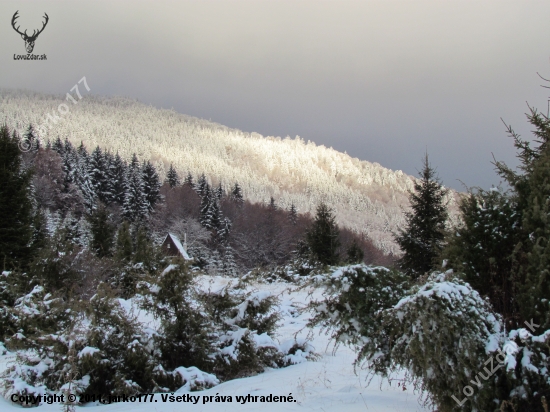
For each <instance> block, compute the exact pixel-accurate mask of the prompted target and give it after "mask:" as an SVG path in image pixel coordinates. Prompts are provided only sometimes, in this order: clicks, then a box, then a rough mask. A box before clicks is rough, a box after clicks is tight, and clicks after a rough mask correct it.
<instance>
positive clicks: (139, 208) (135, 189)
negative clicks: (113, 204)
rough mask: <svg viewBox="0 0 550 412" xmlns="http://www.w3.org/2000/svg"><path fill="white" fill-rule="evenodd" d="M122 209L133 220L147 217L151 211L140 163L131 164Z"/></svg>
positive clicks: (126, 216) (127, 217)
mask: <svg viewBox="0 0 550 412" xmlns="http://www.w3.org/2000/svg"><path fill="white" fill-rule="evenodd" d="M122 211H123V215H124V217H125V218H126V219H128V220H130V221H131V222H135V221H141V220H143V219H145V217H146V216H147V213H148V211H149V203H148V202H147V199H146V197H145V193H144V185H143V178H142V174H141V170H140V167H139V164H138V165H137V166H136V165H134V166H130V171H129V176H128V180H127V182H126V191H125V196H124V204H123V205H122Z"/></svg>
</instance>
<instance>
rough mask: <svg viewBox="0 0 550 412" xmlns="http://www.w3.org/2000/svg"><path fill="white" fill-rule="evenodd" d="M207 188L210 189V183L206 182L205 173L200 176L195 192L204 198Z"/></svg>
mask: <svg viewBox="0 0 550 412" xmlns="http://www.w3.org/2000/svg"><path fill="white" fill-rule="evenodd" d="M207 187H209V185H208V182H207V181H206V176H205V175H204V173H203V174H201V175H200V176H199V180H198V181H197V184H196V185H195V191H196V192H197V194H198V195H199V196H200V197H204V193H205V191H206V188H207Z"/></svg>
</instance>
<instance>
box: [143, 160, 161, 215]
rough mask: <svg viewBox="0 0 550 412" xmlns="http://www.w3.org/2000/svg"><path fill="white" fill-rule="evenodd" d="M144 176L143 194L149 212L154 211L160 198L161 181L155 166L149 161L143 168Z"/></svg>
mask: <svg viewBox="0 0 550 412" xmlns="http://www.w3.org/2000/svg"><path fill="white" fill-rule="evenodd" d="M142 176H143V194H144V195H145V200H146V201H147V210H148V212H149V213H151V212H152V211H153V209H154V208H155V205H156V204H157V202H158V201H159V200H160V199H161V197H160V186H161V184H160V179H159V175H158V174H157V170H156V169H155V166H153V164H152V163H151V162H149V161H147V162H145V163H144V165H143V168H142Z"/></svg>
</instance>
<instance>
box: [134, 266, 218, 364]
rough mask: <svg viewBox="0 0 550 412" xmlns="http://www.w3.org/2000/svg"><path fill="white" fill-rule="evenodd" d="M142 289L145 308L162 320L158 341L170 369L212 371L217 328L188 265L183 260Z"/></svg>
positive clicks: (161, 357)
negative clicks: (214, 333)
mask: <svg viewBox="0 0 550 412" xmlns="http://www.w3.org/2000/svg"><path fill="white" fill-rule="evenodd" d="M138 290H139V292H140V294H141V301H142V306H143V307H144V308H145V309H146V310H149V311H150V312H151V313H153V315H154V316H155V317H156V318H157V319H158V320H159V321H160V330H159V333H158V334H157V335H155V336H154V340H155V342H156V345H157V347H158V349H159V351H160V355H159V356H160V359H161V360H162V362H163V363H164V364H165V365H166V366H167V367H168V368H177V367H179V366H185V367H190V366H195V367H198V368H200V369H202V370H208V369H209V368H210V367H211V364H212V361H211V359H210V358H209V355H210V354H211V353H212V351H213V347H212V342H211V341H212V339H211V335H212V331H213V325H212V324H211V322H210V320H209V318H208V316H207V314H206V313H205V312H204V310H203V308H202V305H201V302H200V299H199V295H198V291H197V285H196V280H195V277H194V274H193V273H192V271H191V269H190V267H189V266H188V264H186V263H185V262H184V261H183V260H182V261H180V262H179V263H178V264H171V265H169V266H168V267H167V268H166V269H164V271H163V272H162V273H161V274H160V275H159V276H158V277H157V278H155V279H150V280H149V281H147V282H145V281H143V282H141V283H140V284H138Z"/></svg>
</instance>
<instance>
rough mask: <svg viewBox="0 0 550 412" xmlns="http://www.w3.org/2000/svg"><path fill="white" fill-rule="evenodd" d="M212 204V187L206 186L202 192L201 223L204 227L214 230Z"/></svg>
mask: <svg viewBox="0 0 550 412" xmlns="http://www.w3.org/2000/svg"><path fill="white" fill-rule="evenodd" d="M212 203H213V202H212V193H211V190H210V186H209V185H208V184H206V186H205V187H204V189H203V190H202V199H201V209H200V216H199V222H200V224H201V225H202V226H203V227H205V228H207V229H212Z"/></svg>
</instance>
